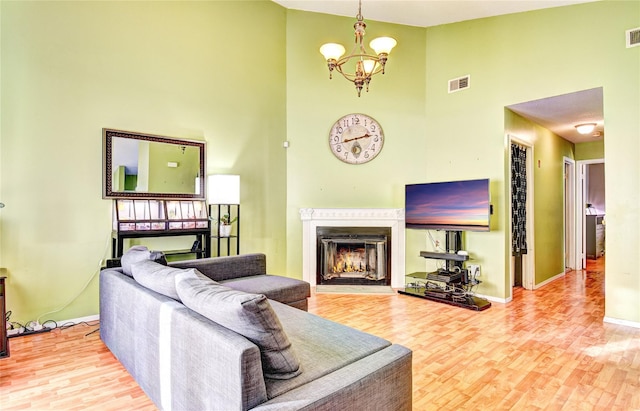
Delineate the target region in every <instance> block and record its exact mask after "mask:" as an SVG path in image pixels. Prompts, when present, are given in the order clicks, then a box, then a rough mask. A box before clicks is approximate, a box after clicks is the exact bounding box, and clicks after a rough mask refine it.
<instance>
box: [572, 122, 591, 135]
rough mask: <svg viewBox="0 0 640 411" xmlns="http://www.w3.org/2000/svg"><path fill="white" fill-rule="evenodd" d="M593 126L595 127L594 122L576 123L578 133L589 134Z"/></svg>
mask: <svg viewBox="0 0 640 411" xmlns="http://www.w3.org/2000/svg"><path fill="white" fill-rule="evenodd" d="M595 128H596V123H584V124H578V125H577V126H576V130H578V133H580V134H589V133H591V132H592V131H593V130H594V129H595Z"/></svg>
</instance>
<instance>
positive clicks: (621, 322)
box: [602, 317, 640, 328]
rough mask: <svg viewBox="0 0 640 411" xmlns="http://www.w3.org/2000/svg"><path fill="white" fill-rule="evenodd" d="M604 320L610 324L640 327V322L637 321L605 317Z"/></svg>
mask: <svg viewBox="0 0 640 411" xmlns="http://www.w3.org/2000/svg"><path fill="white" fill-rule="evenodd" d="M602 322H604V323H609V324H618V325H626V326H627V327H633V328H640V323H639V322H636V321H627V320H620V319H618V318H611V317H604V318H603V319H602Z"/></svg>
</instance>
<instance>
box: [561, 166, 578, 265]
mask: <svg viewBox="0 0 640 411" xmlns="http://www.w3.org/2000/svg"><path fill="white" fill-rule="evenodd" d="M563 163H564V168H563V171H562V172H563V174H564V196H563V197H564V198H563V201H564V204H563V205H564V216H565V222H564V247H565V249H564V253H563V254H564V261H565V271H567V269H569V270H576V269H578V268H577V267H579V265H577V262H578V260H577V259H576V252H577V247H576V238H577V237H576V226H577V221H576V212H577V208H576V204H575V203H576V199H577V197H576V162H575V160H574V159H572V158H569V157H563ZM567 262H568V263H569V265H568V266H567Z"/></svg>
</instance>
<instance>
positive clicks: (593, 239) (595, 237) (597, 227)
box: [585, 215, 605, 260]
mask: <svg viewBox="0 0 640 411" xmlns="http://www.w3.org/2000/svg"><path fill="white" fill-rule="evenodd" d="M604 230H605V226H604V215H587V216H586V233H585V235H586V240H587V258H590V259H594V260H595V259H597V258H600V257H602V256H603V255H604V234H605V231H604Z"/></svg>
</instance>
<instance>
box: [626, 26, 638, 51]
mask: <svg viewBox="0 0 640 411" xmlns="http://www.w3.org/2000/svg"><path fill="white" fill-rule="evenodd" d="M626 33H627V48H629V47H637V46H640V27H638V28H637V29H631V30H627V32H626Z"/></svg>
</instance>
